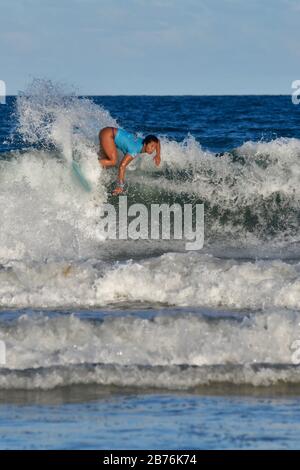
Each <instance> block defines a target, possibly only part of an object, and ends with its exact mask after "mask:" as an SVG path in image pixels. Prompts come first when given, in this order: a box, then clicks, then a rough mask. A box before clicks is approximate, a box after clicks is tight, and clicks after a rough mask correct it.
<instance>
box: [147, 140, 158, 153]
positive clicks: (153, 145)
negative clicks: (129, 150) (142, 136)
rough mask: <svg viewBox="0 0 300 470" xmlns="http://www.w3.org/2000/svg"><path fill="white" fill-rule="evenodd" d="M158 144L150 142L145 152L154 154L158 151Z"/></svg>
mask: <svg viewBox="0 0 300 470" xmlns="http://www.w3.org/2000/svg"><path fill="white" fill-rule="evenodd" d="M156 145H157V144H156V142H149V144H147V145H146V148H145V151H146V153H150V154H151V153H153V152H155V150H156Z"/></svg>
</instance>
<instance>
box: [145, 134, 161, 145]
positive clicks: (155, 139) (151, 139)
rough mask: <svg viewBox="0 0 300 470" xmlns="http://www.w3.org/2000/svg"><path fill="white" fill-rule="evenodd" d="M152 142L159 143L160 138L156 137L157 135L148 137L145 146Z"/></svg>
mask: <svg viewBox="0 0 300 470" xmlns="http://www.w3.org/2000/svg"><path fill="white" fill-rule="evenodd" d="M150 142H156V143H157V142H158V138H157V137H156V135H152V134H149V135H146V137H145V138H144V140H143V144H144V145H147V144H150Z"/></svg>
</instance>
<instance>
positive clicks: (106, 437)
mask: <svg viewBox="0 0 300 470" xmlns="http://www.w3.org/2000/svg"><path fill="white" fill-rule="evenodd" d="M299 113H300V107H299V106H295V105H293V103H292V101H291V97H289V96H216V97H213V96H212V97H201V96H113V97H112V96H97V97H77V96H76V94H75V93H73V92H72V90H66V89H65V88H64V87H62V86H61V85H57V84H53V83H51V82H48V81H43V80H35V81H33V83H32V84H31V85H30V86H29V87H28V89H27V90H26V91H25V92H24V93H22V94H20V95H19V96H18V97H8V99H7V104H6V105H1V106H0V183H1V184H0V204H1V216H0V217H1V231H0V278H1V283H0V308H1V313H0V341H2V344H5V349H6V357H5V360H4V359H3V357H2V365H1V370H0V448H2V449H8V448H14V449H16V448H61V449H63V448H68V449H76V448H80V449H83V448H94V449H97V448H98V449H104V448H106V449H116V448H122V449H136V448H148V449H158V448H160V449H164V448H165V449H176V448H178V449H186V448H191V449H197V448H199V449H203V448H207V449H215V448H222V449H223V448H224V449H228V448H273V449H274V448H298V447H299V444H298V442H299V437H300V432H299V424H298V423H299V417H298V414H299V412H298V410H299V398H298V397H299V385H300V369H299V365H298V357H299V356H298V355H297V353H298V348H299V346H298V344H300V328H299V325H300V257H299V242H300V238H299V235H300V231H299V221H300V211H299V208H300V190H299V175H300V164H299V159H300V129H299V118H300V114H299ZM107 125H113V126H121V127H124V128H125V129H127V130H128V131H131V132H135V133H137V134H138V135H147V134H148V133H154V134H157V135H158V136H159V137H160V138H161V142H162V164H161V167H160V168H157V167H155V166H154V165H153V162H152V161H151V158H148V159H147V157H145V156H141V157H139V158H138V159H137V160H136V161H135V162H134V163H133V164H132V165H130V167H129V168H128V171H127V175H126V179H127V188H128V189H127V197H128V202H130V203H143V204H145V205H146V206H149V205H150V204H152V203H160V204H162V203H169V204H171V203H174V202H176V203H179V204H184V203H193V204H196V203H204V208H205V242H204V247H203V249H202V250H200V251H187V250H186V249H185V244H184V243H183V242H182V241H176V240H172V239H171V240H126V241H124V240H103V238H102V237H101V233H100V230H99V219H100V210H101V207H102V205H103V204H104V203H105V202H110V203H112V204H114V205H115V206H116V207H117V204H118V200H117V199H116V198H114V197H112V196H111V189H112V188H113V187H114V185H115V180H116V177H117V174H116V170H114V169H112V170H109V171H106V172H105V171H101V168H100V166H99V164H98V161H97V153H96V152H97V150H98V142H97V139H98V132H99V130H100V129H101V128H102V127H105V126H107ZM72 158H74V159H76V161H77V162H78V164H79V165H80V167H81V169H82V171H83V173H84V174H85V176H86V178H87V179H88V181H89V183H90V184H91V187H92V191H91V192H90V193H88V192H85V191H84V190H83V189H82V187H81V186H80V184H78V181H77V180H76V178H74V175H72V171H71V170H70V162H71V161H72ZM298 342H299V343H298ZM79 423H80V426H79Z"/></svg>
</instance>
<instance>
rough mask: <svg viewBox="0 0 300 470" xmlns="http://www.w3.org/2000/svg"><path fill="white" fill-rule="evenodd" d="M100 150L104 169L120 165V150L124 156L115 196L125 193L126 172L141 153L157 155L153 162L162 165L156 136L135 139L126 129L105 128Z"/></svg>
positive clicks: (100, 138) (102, 133) (100, 160)
mask: <svg viewBox="0 0 300 470" xmlns="http://www.w3.org/2000/svg"><path fill="white" fill-rule="evenodd" d="M99 146H100V150H99V152H98V155H99V163H100V165H102V167H104V168H109V167H112V166H116V165H117V163H118V149H119V150H121V152H122V153H123V154H124V157H123V159H122V160H121V162H120V165H119V171H118V182H117V187H116V188H115V190H114V191H113V194H114V195H117V194H121V193H122V192H123V191H124V185H125V182H124V180H125V171H126V167H127V166H128V165H129V163H130V162H132V160H133V159H134V158H135V157H136V156H137V155H138V154H140V153H148V154H149V155H151V154H153V153H154V152H156V153H155V156H154V157H153V161H154V162H155V164H156V165H157V166H159V164H160V140H159V139H158V138H157V137H156V136H155V135H147V136H146V137H145V138H144V139H142V138H140V137H135V135H133V134H130V133H129V132H127V131H125V130H124V129H118V128H116V127H104V128H103V129H101V131H100V132H99Z"/></svg>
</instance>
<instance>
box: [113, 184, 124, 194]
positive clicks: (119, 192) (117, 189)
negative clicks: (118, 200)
mask: <svg viewBox="0 0 300 470" xmlns="http://www.w3.org/2000/svg"><path fill="white" fill-rule="evenodd" d="M123 191H124V188H121V187H120V186H117V187H116V189H114V191H113V193H112V194H113V196H117V195H118V194H122V192H123Z"/></svg>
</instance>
